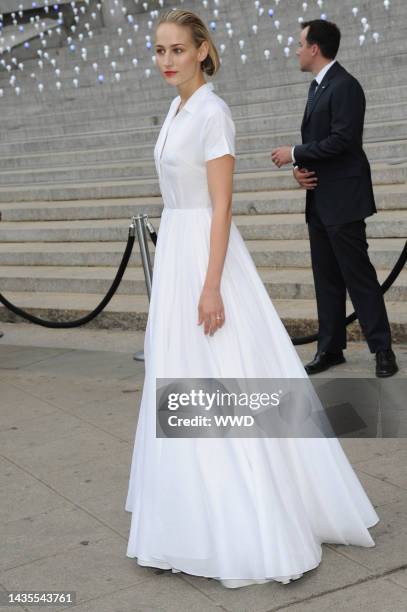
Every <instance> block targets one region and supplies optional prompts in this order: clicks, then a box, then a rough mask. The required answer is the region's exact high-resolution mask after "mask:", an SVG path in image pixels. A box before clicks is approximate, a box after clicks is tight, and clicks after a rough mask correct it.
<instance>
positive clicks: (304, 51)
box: [296, 26, 318, 72]
mask: <svg viewBox="0 0 407 612" xmlns="http://www.w3.org/2000/svg"><path fill="white" fill-rule="evenodd" d="M308 31H309V26H307V27H306V28H304V29H303V30H302V31H301V34H300V41H299V43H298V48H297V51H296V55H297V57H298V59H299V62H300V70H301V71H302V72H312V67H313V65H314V62H315V58H316V56H317V53H318V45H310V44H308V42H307V34H308Z"/></svg>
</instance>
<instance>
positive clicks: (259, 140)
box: [0, 135, 407, 177]
mask: <svg viewBox="0 0 407 612" xmlns="http://www.w3.org/2000/svg"><path fill="white" fill-rule="evenodd" d="M272 138H274V136H273V135H271V136H270V137H269V138H268V137H267V136H264V137H262V136H260V137H254V136H251V135H247V136H245V135H240V136H239V135H237V137H236V152H237V155H239V156H242V155H244V154H245V153H246V154H248V153H251V152H255V153H256V154H264V153H265V154H266V155H269V153H270V151H271V146H272ZM267 144H268V146H267ZM364 149H365V151H366V154H367V156H368V158H369V160H370V161H372V162H374V161H390V160H406V161H407V138H400V139H398V140H391V139H390V140H386V139H384V140H381V141H376V142H369V141H365V143H364ZM140 160H141V161H146V162H150V164H151V165H152V160H153V143H149V144H142V145H135V146H123V147H109V148H99V149H82V150H79V151H71V152H69V151H62V152H54V153H32V154H28V155H14V156H11V155H8V156H3V157H0V173H3V174H5V173H6V172H8V173H10V177H11V176H13V175H12V174H11V172H12V171H16V170H17V171H22V170H26V171H30V170H36V169H44V168H47V169H51V168H52V170H53V171H54V170H58V169H62V168H63V169H68V168H70V167H75V165H77V164H79V163H81V165H82V166H83V164H92V165H95V164H98V163H102V162H109V164H116V165H117V164H118V163H125V162H127V163H131V164H134V163H135V162H136V161H140Z"/></svg>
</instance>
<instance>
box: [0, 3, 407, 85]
mask: <svg viewBox="0 0 407 612" xmlns="http://www.w3.org/2000/svg"><path fill="white" fill-rule="evenodd" d="M403 17H405V14H404V13H402V14H401V18H403ZM392 25H393V27H391V26H392ZM244 26H245V27H243V28H242V29H241V33H238V31H237V30H236V31H235V30H234V31H235V35H234V37H233V40H230V39H228V37H227V36H226V30H225V31H224V33H221V32H219V33H218V32H216V33H214V34H213V38H214V42H215V44H219V43H220V42H223V43H225V45H226V49H225V52H224V53H223V55H222V59H223V61H224V62H225V63H227V62H229V61H230V60H231V59H233V60H234V59H235V58H239V57H240V54H241V53H242V51H240V49H239V46H238V41H239V39H243V40H244V41H245V48H244V52H245V53H246V55H247V56H248V57H249V58H250V57H255V58H256V60H258V61H264V56H263V52H264V49H265V48H268V49H270V51H271V61H272V62H273V65H274V64H277V65H280V66H281V65H284V64H287V63H288V62H287V58H285V56H284V53H283V49H284V47H285V45H286V44H287V42H286V40H287V36H288V35H289V34H291V35H293V37H294V39H295V40H294V44H293V45H292V47H291V54H292V56H293V55H294V52H295V45H296V43H297V40H298V38H299V35H300V31H301V28H300V27H299V25H298V23H297V24H295V26H294V28H293V30H294V31H291V32H290V31H289V30H288V29H286V28H281V29H280V32H278V31H277V30H276V29H274V28H273V27H272V26H271V27H269V28H262V27H261V26H260V28H259V32H258V34H257V35H254V34H253V33H252V32H250V31H249V27H248V24H247V22H245V23H244ZM380 26H382V29H381V32H379V33H380V35H381V40H380V43H379V44H376V43H375V42H374V40H373V37H372V31H369V32H368V33H367V34H366V42H365V44H364V45H363V46H362V47H361V46H360V44H359V35H360V34H361V33H362V28H361V26H360V22H359V23H358V24H356V23H355V21H353V22H350V23H349V25H348V27H347V28H345V29H344V30H343V34H342V41H341V48H340V52H339V54H338V58H339V59H340V61H345V60H355V59H364V58H368V57H372V56H384V55H386V53H387V54H390V53H395V52H402V51H403V50H406V46H405V39H404V37H403V30H402V28H401V27H394V26H396V24H394V23H393V24H389V23H388V22H387V23H386V22H383V21H380V22H379V21H378V22H377V27H378V28H379V27H380ZM278 33H281V34H283V37H284V41H283V43H282V44H279V43H278V41H277V34H278ZM123 34H124V33H123ZM150 35H152V33H151V32H150ZM152 36H153V35H152ZM103 38H104V39H103ZM128 38H132V39H133V44H132V45H131V46H128V45H127V39H128ZM143 39H144V36H142V35H140V34H138V35H137V36H134V34H133V33H132V32H131V30H128V33H127V35H123V36H118V35H117V33H116V32H115V31H113V32H109V30H107V31H106V33H105V35H104V37H102V40H101V41H100V42H98V41H94V40H91V39H87V40H86V41H82V42H80V41H77V51H76V53H74V54H73V53H71V52H70V51H69V49H68V46H67V44H66V41H63V40H61V48H60V49H59V50H58V52H57V50H56V49H55V50H49V49H47V52H48V53H49V55H50V57H53V58H55V59H56V61H57V66H58V67H59V68H60V70H61V75H60V77H59V79H60V80H61V81H63V79H64V76H65V75H66V74H67V73H69V74H71V73H72V72H73V65H75V64H78V65H80V66H81V67H82V69H88V73H89V74H93V75H94V77H95V76H96V72H95V71H94V70H93V68H92V64H93V63H94V62H97V64H98V72H99V69H100V72H104V71H105V70H106V68H107V67H108V68H110V70H111V67H110V62H111V61H112V60H113V59H114V60H115V61H116V62H117V66H118V69H119V70H121V69H122V68H123V66H127V67H130V66H132V64H131V61H130V60H131V58H133V57H137V58H138V60H139V67H138V68H137V69H136V70H134V68H133V70H134V72H137V71H139V70H140V69H141V68H144V67H146V66H150V67H152V68H154V64H153V62H152V59H151V58H152V56H153V55H154V48H153V49H151V50H150V51H148V50H147V49H146V47H145V42H144V40H143ZM105 44H107V45H109V46H110V49H111V53H110V56H109V57H108V58H106V57H105V55H104V49H103V47H104V45H105ZM83 47H85V48H86V50H87V62H86V63H84V62H83V60H82V59H81V57H80V50H81V49H82V48H83ZM119 47H123V48H124V49H125V54H124V56H120V55H119V53H118V49H119ZM43 51H44V52H45V49H44V50H43ZM38 59H39V58H38V57H37V58H35V59H34V58H33V59H29V58H27V59H25V60H24V70H23V71H18V75H19V79H20V80H22V81H23V80H24V79H27V80H28V79H29V75H30V73H31V72H32V71H33V70H34V71H36V73H38V74H40V75H41V78H42V79H45V81H46V79H47V77H48V76H51V75H52V76H53V77H54V78H55V75H54V74H53V73H54V70H55V68H54V67H53V66H52V65H51V64H50V63H49V60H47V59H45V58H44V66H43V68H42V69H40V68H39V67H38V64H37V62H38ZM289 59H294V57H291V58H289ZM13 68H14V66H13ZM8 74H9V73H8V72H7V73H4V72H3V75H2V76H1V77H0V85H1V84H2V83H4V81H6V80H8V79H7V77H8ZM81 76H82V73H81V75H80V77H79V78H81ZM45 81H44V82H45Z"/></svg>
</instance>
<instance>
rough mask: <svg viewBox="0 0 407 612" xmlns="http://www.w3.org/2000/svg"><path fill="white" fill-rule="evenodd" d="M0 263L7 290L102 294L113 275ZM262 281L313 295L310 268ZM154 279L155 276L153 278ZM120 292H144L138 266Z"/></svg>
mask: <svg viewBox="0 0 407 612" xmlns="http://www.w3.org/2000/svg"><path fill="white" fill-rule="evenodd" d="M27 271H28V269H27V268H26V267H25V266H21V267H20V266H0V287H1V291H2V293H6V292H8V291H30V292H33V291H35V292H38V293H41V292H43V291H44V292H47V293H54V292H55V293H68V292H72V293H96V294H99V295H100V294H102V295H103V294H105V293H107V291H108V290H109V287H110V286H111V284H112V281H113V278H114V270H113V269H112V268H110V267H102V266H98V267H92V268H88V267H86V268H83V267H79V266H68V267H62V266H61V267H59V268H55V267H54V266H38V267H36V266H32V267H30V268H29V275H27ZM258 272H259V274H260V276H261V278H262V281H263V283H264V285H265V287H266V289H267V292H268V294H269V295H270V297H271V298H272V299H274V298H276V299H291V300H295V299H314V298H315V290H314V281H313V276H312V271H311V270H309V269H306V270H305V269H292V268H290V269H288V268H285V269H275V268H259V270H258ZM387 276H388V271H387V270H378V278H379V281H380V282H383V280H384V279H385V278H386V277H387ZM153 282H154V278H153ZM117 292H118V293H119V294H122V293H123V294H126V295H143V294H145V293H146V284H145V279H144V273H143V271H142V270H141V269H140V268H127V270H126V272H125V274H124V277H123V280H122V282H121V284H120V286H119V288H118V291H117ZM386 296H387V298H388V299H389V300H390V301H395V302H405V301H406V300H407V270H403V271H402V272H401V273H400V275H399V277H398V278H397V280H396V281H395V283H394V284H393V286H392V287H391V288H390V289H389V290H388V292H387V293H386Z"/></svg>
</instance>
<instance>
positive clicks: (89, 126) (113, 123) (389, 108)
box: [3, 100, 406, 144]
mask: <svg viewBox="0 0 407 612" xmlns="http://www.w3.org/2000/svg"><path fill="white" fill-rule="evenodd" d="M405 107H406V101H405V100H401V101H397V102H393V103H391V104H390V103H387V104H378V105H370V106H369V107H368V109H367V113H366V120H365V122H366V125H370V124H371V123H374V124H376V123H380V122H385V123H386V122H387V121H388V120H389V118H391V120H392V121H395V120H397V119H400V120H403V119H405ZM232 110H233V109H232ZM247 110H248V111H249V112H247V114H246V115H245V116H240V117H239V116H237V117H234V121H235V124H236V128H237V131H238V133H239V132H240V133H247V132H248V131H251V130H254V131H257V130H258V129H259V126H260V128H265V129H267V130H268V131H270V130H276V131H282V130H289V129H290V127H291V126H292V125H293V123H294V124H296V123H298V120H299V122H300V123H301V119H302V115H303V112H304V103H303V105H302V107H301V109H300V110H299V111H297V112H294V113H289V114H287V113H279V114H278V115H277V114H276V111H275V110H274V109H271V108H269V109H268V110H267V111H266V112H264V113H258V112H253V113H251V112H250V108H249V109H247ZM271 110H272V112H270V111H271ZM164 119H165V116H161V117H160V118H159V121H158V126H161V124H162V123H163V121H164ZM129 126H131V127H132V129H137V128H139V129H140V130H148V129H151V128H154V129H156V126H157V121H156V118H155V117H151V118H147V117H145V116H134V113H133V112H132V111H129V113H128V114H126V113H123V112H120V114H117V115H113V116H111V117H103V116H101V117H100V116H96V115H94V116H93V118H92V119H88V120H84V121H83V122H82V123H81V122H79V123H78V122H72V121H66V122H64V123H59V124H49V125H47V126H46V135H47V137H50V138H55V137H64V136H65V135H66V134H69V135H73V134H82V133H92V132H100V131H116V130H123V129H127V128H128V127H129ZM43 137H44V125H37V124H36V125H35V126H32V125H30V124H28V125H26V124H23V125H22V124H21V119H20V121H19V125H14V126H13V125H12V124H11V123H9V122H7V127H6V128H5V129H4V140H3V142H4V144H7V143H9V142H10V143H11V142H15V141H16V140H21V139H22V138H23V139H24V140H35V139H37V138H43Z"/></svg>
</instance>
